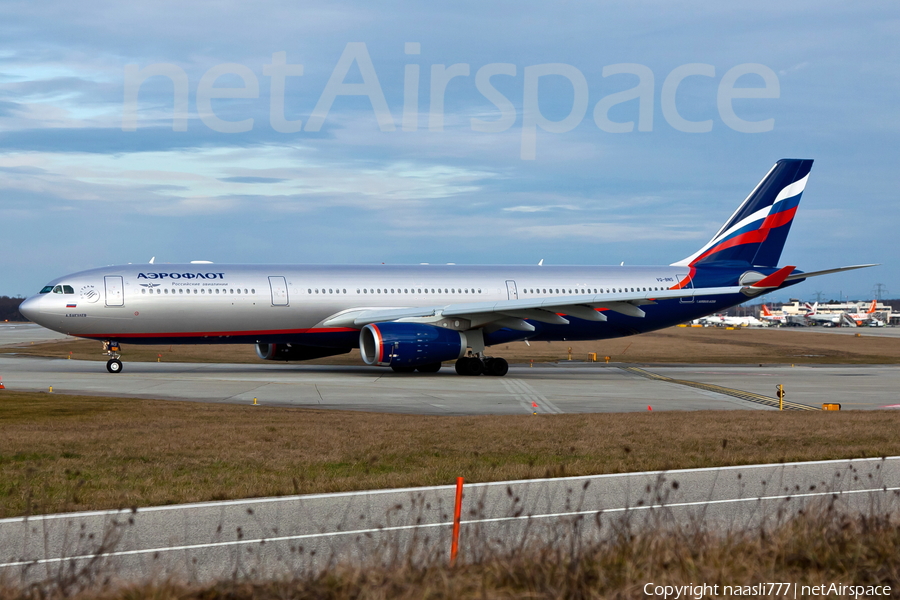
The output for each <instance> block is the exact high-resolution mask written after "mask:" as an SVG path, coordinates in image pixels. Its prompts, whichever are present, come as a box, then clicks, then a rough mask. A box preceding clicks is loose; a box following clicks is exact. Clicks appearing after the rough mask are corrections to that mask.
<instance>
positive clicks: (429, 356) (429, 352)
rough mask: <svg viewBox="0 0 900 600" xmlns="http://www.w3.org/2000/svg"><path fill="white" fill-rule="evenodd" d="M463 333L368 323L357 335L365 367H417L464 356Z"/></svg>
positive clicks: (465, 347)
mask: <svg viewBox="0 0 900 600" xmlns="http://www.w3.org/2000/svg"><path fill="white" fill-rule="evenodd" d="M467 347H468V344H467V342H466V334H464V333H462V332H461V331H454V330H452V329H443V328H441V327H435V326H433V325H423V324H421V323H372V324H369V325H366V326H365V327H363V328H362V331H360V332H359V350H360V353H361V354H362V358H363V360H364V361H365V362H366V364H367V365H379V366H382V367H386V366H393V367H418V366H421V365H428V364H433V363H437V362H442V361H445V360H455V359H457V358H459V357H461V356H463V355H464V354H465V353H466V349H467Z"/></svg>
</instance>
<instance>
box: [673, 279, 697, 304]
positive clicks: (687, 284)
mask: <svg viewBox="0 0 900 600" xmlns="http://www.w3.org/2000/svg"><path fill="white" fill-rule="evenodd" d="M675 277H677V278H678V283H679V284H681V289H685V290H690V291H691V295H690V296H686V297H684V298H680V299H679V301H680V302H681V303H682V304H693V303H694V296H693V290H694V282H693V280H691V276H690V275H676V276H675Z"/></svg>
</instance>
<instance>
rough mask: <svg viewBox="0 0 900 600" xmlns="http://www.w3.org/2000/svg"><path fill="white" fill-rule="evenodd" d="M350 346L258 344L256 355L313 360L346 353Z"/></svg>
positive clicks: (279, 358) (266, 357) (278, 358)
mask: <svg viewBox="0 0 900 600" xmlns="http://www.w3.org/2000/svg"><path fill="white" fill-rule="evenodd" d="M350 350H351V349H350V348H322V347H320V346H301V345H299V344H257V345H256V355H257V356H258V357H260V358H261V359H263V360H312V359H314V358H323V357H325V356H335V355H336V354H346V353H348V352H350Z"/></svg>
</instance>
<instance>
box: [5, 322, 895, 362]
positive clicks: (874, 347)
mask: <svg viewBox="0 0 900 600" xmlns="http://www.w3.org/2000/svg"><path fill="white" fill-rule="evenodd" d="M570 347H571V348H572V357H573V359H575V360H585V359H586V358H587V355H588V353H589V352H596V353H597V356H598V358H599V359H600V360H603V357H605V356H609V357H610V359H611V361H612V362H635V363H685V362H687V363H730V364H747V363H749V364H752V363H770V364H789V363H796V364H811V363H823V364H898V363H900V338H892V337H881V336H869V335H866V334H865V331H863V333H862V335H861V336H860V337H855V336H848V335H838V334H834V333H821V332H814V331H797V330H792V329H787V328H785V329H781V328H779V329H738V330H728V329H725V328H720V327H705V328H691V327H686V328H685V327H671V328H669V329H663V330H660V331H655V332H652V333H646V334H643V335H637V336H631V337H627V338H618V339H613V340H600V341H590V342H534V343H532V344H531V345H530V346H528V345H526V344H525V343H524V342H519V343H513V344H504V345H501V346H494V347H492V348H491V349H490V350H491V352H492V353H494V354H496V355H497V356H503V357H504V358H506V359H507V360H509V361H510V362H513V363H523V362H529V361H530V360H532V359H533V360H534V361H535V362H554V361H559V360H566V359H568V356H569V355H568V349H569V348H570ZM122 348H123V359H124V360H125V361H126V362H127V361H135V362H147V361H151V362H152V361H156V360H161V361H163V362H216V363H222V362H226V363H257V362H261V361H260V359H259V358H257V356H256V352H255V351H254V349H253V346H251V345H247V344H222V345H206V346H202V345H201V346H195V345H183V346H179V345H173V346H141V345H132V344H123V346H122ZM0 351H2V352H17V353H20V354H29V355H35V356H47V357H53V358H65V357H66V356H69V352H72V354H71V357H72V358H73V359H78V360H104V361H105V360H106V357H105V356H103V355H102V354H101V352H100V342H96V341H91V340H65V341H58V342H49V343H43V344H34V345H31V344H20V345H18V346H7V347H5V348H3V349H2V350H0ZM303 364H340V365H362V364H363V362H362V359H361V358H360V356H359V351H358V350H353V351H352V352H350V353H349V354H344V355H340V356H334V357H329V358H323V359H317V360H313V361H306V362H305V363H303Z"/></svg>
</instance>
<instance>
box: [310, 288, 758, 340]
mask: <svg viewBox="0 0 900 600" xmlns="http://www.w3.org/2000/svg"><path fill="white" fill-rule="evenodd" d="M741 289H742V288H741V286H732V287H719V288H702V289H696V290H695V289H680V290H662V291H652V292H630V293H620V294H586V295H579V296H555V297H551V298H527V299H526V298H520V299H518V300H498V301H495V302H464V303H459V304H446V305H440V306H422V307H408V308H371V309H366V308H363V309H353V310H349V311H345V312H342V313H338V314H336V315H334V316H332V317H329V318H328V319H326V320H325V321H323V322H322V326H323V327H364V326H365V325H368V324H369V323H383V322H385V321H399V320H412V319H415V320H420V319H428V320H429V321H431V320H433V321H440V320H441V319H445V318H453V319H467V320H469V321H470V322H471V326H472V327H481V326H483V325H486V324H489V323H496V324H497V325H499V326H500V327H509V328H510V329H517V330H520V331H533V330H534V327H533V326H532V325H530V324H529V323H527V322H526V321H525V320H526V319H529V320H533V321H540V322H543V323H552V324H557V325H567V324H568V323H569V321H568V319H566V318H565V317H564V316H562V315H569V316H572V317H577V318H579V319H584V320H589V321H605V320H606V316H605V315H604V314H603V313H602V312H600V311H599V310H597V309H606V310H612V311H615V312H618V313H621V314H623V315H628V316H631V317H643V316H644V314H645V313H644V311H643V310H641V309H640V306H643V305H647V304H655V303H656V300H671V299H675V298H687V297H691V296H694V297H697V296H714V295H719V294H734V293H736V292H739V291H741Z"/></svg>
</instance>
